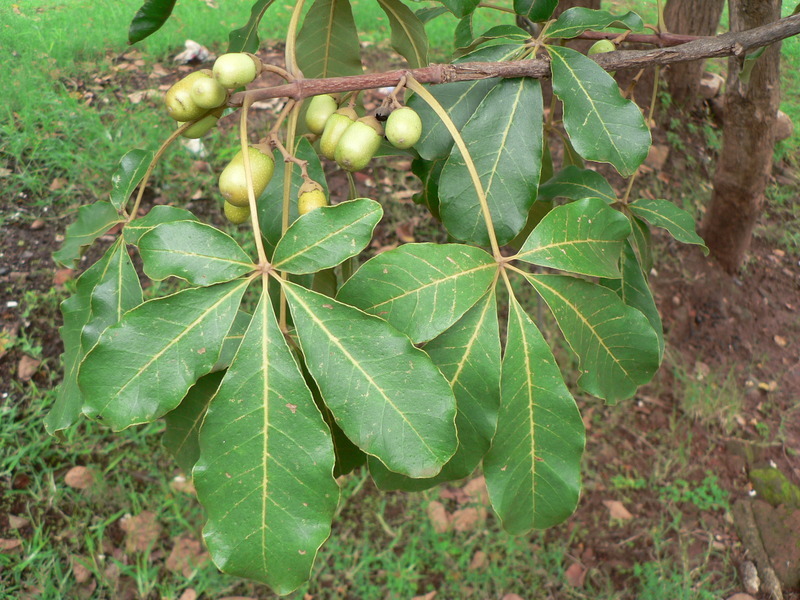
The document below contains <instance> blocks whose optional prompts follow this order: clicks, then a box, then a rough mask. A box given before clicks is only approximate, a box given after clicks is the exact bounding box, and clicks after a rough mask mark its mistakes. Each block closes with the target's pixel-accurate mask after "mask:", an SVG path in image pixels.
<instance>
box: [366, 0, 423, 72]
mask: <svg viewBox="0 0 800 600" xmlns="http://www.w3.org/2000/svg"><path fill="white" fill-rule="evenodd" d="M378 4H380V6H381V8H382V9H383V12H385V13H386V16H387V17H389V24H390V25H391V27H392V48H394V49H395V50H396V51H397V52H398V53H399V54H400V55H401V56H402V57H403V58H405V59H406V60H407V61H408V66H409V67H410V68H412V69H417V68H419V67H427V66H428V36H427V34H426V33H425V25H424V24H423V22H422V21H420V19H419V17H417V15H415V14H414V13H413V12H412V11H411V9H410V8H408V7H407V6H406V5H405V4H403V3H402V2H400V0H378Z"/></svg>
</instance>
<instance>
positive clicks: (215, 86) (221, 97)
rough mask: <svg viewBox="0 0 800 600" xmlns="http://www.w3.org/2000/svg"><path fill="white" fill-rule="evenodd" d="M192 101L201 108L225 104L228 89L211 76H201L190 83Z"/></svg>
mask: <svg viewBox="0 0 800 600" xmlns="http://www.w3.org/2000/svg"><path fill="white" fill-rule="evenodd" d="M191 96H192V101H193V102H194V103H195V104H197V106H200V107H202V108H217V107H218V106H222V105H223V104H225V101H226V100H227V99H228V91H227V90H226V89H225V88H224V87H222V85H220V83H219V81H217V80H216V79H214V78H213V77H210V76H209V77H203V78H200V79H198V80H197V81H195V82H194V84H193V85H192V93H191Z"/></svg>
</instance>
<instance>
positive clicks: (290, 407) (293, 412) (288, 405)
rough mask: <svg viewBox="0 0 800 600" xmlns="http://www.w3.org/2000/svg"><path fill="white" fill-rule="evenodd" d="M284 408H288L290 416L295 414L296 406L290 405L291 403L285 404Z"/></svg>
mask: <svg viewBox="0 0 800 600" xmlns="http://www.w3.org/2000/svg"><path fill="white" fill-rule="evenodd" d="M286 408H288V409H289V410H290V411H292V414H295V413H296V412H297V405H296V404H292V403H291V402H287V403H286Z"/></svg>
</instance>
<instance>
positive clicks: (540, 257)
mask: <svg viewBox="0 0 800 600" xmlns="http://www.w3.org/2000/svg"><path fill="white" fill-rule="evenodd" d="M630 234H631V224H630V221H628V218H627V217H626V216H625V215H623V214H622V213H620V212H618V211H616V210H614V209H612V208H609V207H608V205H607V204H606V203H605V202H603V201H602V200H601V199H600V198H586V199H584V200H578V201H577V202H570V203H569V204H564V205H562V206H557V207H556V208H554V209H553V210H551V211H550V212H549V213H548V214H547V216H546V217H544V218H543V219H542V220H541V222H540V223H539V224H538V225H537V226H536V228H535V229H534V230H533V231H532V232H531V234H530V235H529V236H528V239H527V240H525V243H524V244H523V245H522V248H521V249H520V251H519V254H517V257H516V258H518V259H519V260H521V261H524V262H527V263H531V264H533V265H540V266H542V267H550V268H553V269H560V270H562V271H568V272H570V273H580V274H582V275H593V276H595V277H613V278H618V277H621V274H620V271H619V257H620V254H621V253H622V244H623V242H624V240H625V238H627V237H628V236H629V235H630Z"/></svg>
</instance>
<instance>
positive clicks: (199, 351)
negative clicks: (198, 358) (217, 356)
mask: <svg viewBox="0 0 800 600" xmlns="http://www.w3.org/2000/svg"><path fill="white" fill-rule="evenodd" d="M197 353H198V354H205V353H206V349H205V348H200V350H198V351H197Z"/></svg>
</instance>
